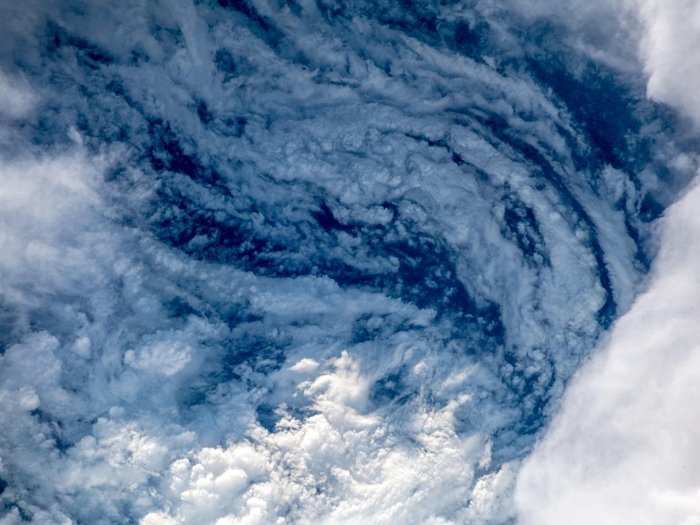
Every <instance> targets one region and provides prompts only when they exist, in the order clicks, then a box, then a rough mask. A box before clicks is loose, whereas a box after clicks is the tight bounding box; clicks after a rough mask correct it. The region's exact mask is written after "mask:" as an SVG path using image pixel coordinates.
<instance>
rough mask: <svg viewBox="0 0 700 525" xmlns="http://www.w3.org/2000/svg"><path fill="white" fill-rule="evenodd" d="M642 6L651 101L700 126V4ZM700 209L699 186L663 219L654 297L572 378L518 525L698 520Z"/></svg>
mask: <svg viewBox="0 0 700 525" xmlns="http://www.w3.org/2000/svg"><path fill="white" fill-rule="evenodd" d="M638 8H639V9H640V12H641V14H642V18H643V20H644V24H645V31H646V33H645V36H644V38H643V42H642V50H643V56H644V57H645V59H646V70H647V73H648V75H649V86H648V92H649V95H650V96H651V97H653V98H657V99H659V100H663V101H664V102H667V103H669V104H672V105H674V106H676V107H678V108H679V109H680V110H681V111H682V112H683V113H684V114H687V115H688V116H689V117H691V118H693V119H695V124H696V125H697V124H698V123H700V98H698V93H700V60H698V56H697V53H696V52H695V50H697V49H698V46H699V45H700V5H698V4H697V2H691V1H688V2H683V1H681V2H660V1H658V2H657V1H646V2H640V3H639V4H638ZM696 151H697V149H696ZM688 161H689V158H688V157H687V156H681V157H679V158H676V159H669V162H678V163H687V162H688ZM699 206H700V188H698V187H697V185H695V186H694V187H693V188H692V189H690V191H689V192H688V193H687V195H685V196H684V197H683V198H682V200H681V201H680V202H679V203H678V204H675V205H674V206H673V207H672V208H671V209H670V210H669V211H668V213H667V214H666V216H665V218H664V219H663V221H662V227H661V230H660V232H659V238H660V243H661V247H660V252H659V254H658V258H657V260H656V261H655V263H654V267H653V271H652V273H651V276H650V278H649V283H648V286H647V290H646V291H645V292H644V293H643V294H642V295H641V296H640V297H639V299H638V300H637V301H636V302H635V303H634V304H633V306H632V307H631V309H630V311H629V312H628V313H627V314H625V315H624V316H623V317H622V318H621V319H620V320H619V321H618V322H617V325H616V326H615V328H614V329H613V330H612V333H611V335H610V338H609V340H607V341H606V342H605V344H604V345H603V348H602V350H601V352H600V354H599V355H596V357H594V358H593V359H592V360H591V362H590V363H589V364H587V365H586V366H585V367H584V368H583V369H582V370H581V372H580V374H579V375H578V376H577V377H576V378H575V379H574V381H573V382H572V386H571V387H570V389H569V391H568V392H567V394H566V396H565V399H564V402H563V407H562V411H561V414H560V415H558V416H557V417H556V418H555V420H554V423H553V425H552V428H551V430H550V431H549V432H548V433H547V435H546V437H545V439H544V440H543V442H542V443H541V444H540V445H539V446H538V447H537V448H536V451H535V452H534V453H533V455H532V456H531V457H530V458H529V459H528V460H527V461H526V464H525V467H524V468H523V470H522V472H521V475H520V479H519V481H518V490H517V501H518V505H519V510H520V520H519V522H520V523H522V524H523V525H535V524H536V525H549V524H552V525H553V524H559V523H571V524H581V525H584V524H586V525H587V524H591V523H597V524H604V525H607V524H610V525H627V524H630V525H631V524H635V525H636V524H649V525H672V524H673V525H676V524H678V525H692V524H696V523H700V468H699V467H700V465H699V462H700V445H699V443H700V422H699V420H698V417H697V407H698V406H700V389H699V388H700V323H699V320H700V274H699V273H698V268H699V267H700V215H699V214H698V209H699Z"/></svg>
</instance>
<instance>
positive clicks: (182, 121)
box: [0, 0, 695, 525]
mask: <svg viewBox="0 0 700 525" xmlns="http://www.w3.org/2000/svg"><path fill="white" fill-rule="evenodd" d="M543 5H544V4H543ZM545 7H546V6H545ZM549 7H552V6H551V5H550V6H549ZM557 9H559V8H556V9H554V10H553V11H550V10H547V9H544V8H543V9H542V10H541V12H537V13H531V15H532V16H529V17H526V16H524V15H523V14H522V13H521V12H520V11H519V10H518V9H517V7H516V6H515V5H514V4H513V5H510V4H508V5H505V4H503V5H502V4H501V3H497V2H480V3H478V4H477V5H472V4H471V3H470V4H469V5H453V6H444V5H442V4H437V3H436V4H432V3H421V4H418V3H416V4H415V5H413V4H412V5H411V6H406V5H404V6H403V7H401V8H400V9H398V8H397V7H396V4H395V3H393V2H387V3H381V2H367V3H364V2H353V3H352V4H347V5H346V4H344V3H340V4H337V5H336V4H335V3H333V4H329V3H327V2H324V1H319V2H308V1H303V2H288V3H278V2H263V1H255V2H253V1H228V0H220V1H218V2H196V3H193V2H187V1H181V2H177V3H174V4H171V3H168V4H167V5H166V4H165V3H160V2H141V1H136V0H130V1H127V2H120V3H115V4H113V5H110V6H105V5H104V4H101V3H94V2H79V3H75V2H62V1H56V2H48V3H47V2H39V1H37V2H34V3H32V5H31V6H29V8H22V9H19V8H17V7H16V6H14V5H9V4H8V5H4V6H0V15H2V17H3V19H5V20H11V21H12V23H8V28H7V31H6V32H4V33H3V34H2V35H0V60H1V62H0V67H2V74H1V75H0V102H4V103H5V104H4V109H2V110H1V111H2V113H0V178H1V179H2V184H1V185H0V273H2V276H3V279H2V282H0V324H1V326H0V328H1V330H0V345H1V346H0V348H1V355H0V428H3V429H8V430H7V431H6V432H3V433H1V434H0V458H1V459H2V461H1V463H0V520H2V523H3V525H7V524H12V523H21V522H23V521H24V522H26V521H30V522H34V523H41V524H61V525H63V524H66V523H76V524H79V523H90V524H96V525H102V524H113V523H116V524H122V523H141V524H144V525H155V524H177V525H185V524H202V523H207V524H208V523H212V524H216V525H231V524H237V525H242V524H246V525H253V524H260V525H262V524H265V525H267V524H271V523H272V524H297V523H299V524H307V523H309V524H310V523H326V524H329V525H330V524H337V523H345V524H356V523H364V522H367V523H376V524H396V523H399V524H433V525H447V524H461V523H479V524H492V525H502V524H503V523H512V522H513V520H514V519H516V509H515V507H514V505H513V487H514V484H515V480H516V477H517V473H518V469H519V466H520V463H521V461H522V460H523V458H525V457H526V456H527V454H528V453H529V451H530V450H531V447H532V445H533V443H534V442H535V440H536V438H537V436H538V435H539V433H540V432H541V431H542V429H543V428H545V427H546V425H547V424H548V422H549V420H550V416H551V414H552V412H553V410H554V409H555V408H556V406H557V403H558V400H559V398H560V396H561V395H562V392H563V390H564V386H565V385H566V384H567V382H568V381H569V379H570V378H571V376H572V374H573V373H574V372H575V371H576V370H577V368H578V366H579V364H580V363H581V362H582V361H584V360H585V359H586V357H587V355H588V354H589V353H590V352H591V350H592V349H593V348H594V347H595V346H596V344H597V343H598V341H599V339H600V337H601V336H603V334H605V333H606V330H607V329H608V328H609V327H610V326H611V324H612V323H613V322H614V320H615V319H616V318H617V316H618V315H620V314H621V313H623V312H625V311H626V310H627V309H628V308H629V307H630V305H632V304H633V300H634V297H635V295H636V294H637V292H638V290H639V286H640V283H641V282H642V281H643V279H644V278H645V274H646V272H647V271H648V269H649V266H650V263H651V260H652V259H653V257H654V254H655V249H654V245H653V243H652V242H650V234H651V232H652V230H653V221H654V220H655V219H656V218H658V217H659V216H660V214H661V213H662V212H663V210H664V208H665V207H666V206H667V205H668V204H669V203H670V202H672V201H673V199H674V198H675V197H676V195H677V191H678V190H679V188H680V187H681V186H682V184H683V183H684V181H686V180H687V178H688V176H689V174H690V173H693V172H694V170H695V166H694V159H693V158H692V156H689V155H684V154H683V151H684V150H685V144H684V142H683V141H682V140H681V139H682V137H679V136H678V135H677V134H676V127H675V124H676V122H675V120H674V116H673V115H672V114H671V112H670V111H669V110H668V109H667V108H666V107H663V106H660V105H658V104H656V103H652V102H649V101H648V100H646V99H645V97H644V84H643V83H641V82H640V78H641V73H640V71H641V69H640V67H641V66H639V64H637V63H636V62H634V61H632V62H629V61H627V62H626V61H625V60H623V59H622V58H621V57H626V56H628V55H627V53H628V52H629V49H630V48H633V40H626V39H625V40H624V42H620V43H619V47H616V48H614V49H612V48H606V47H605V45H603V42H602V41H601V40H600V38H599V37H600V35H598V36H596V35H594V34H593V33H591V32H590V31H589V29H590V27H592V26H591V23H590V20H592V19H594V18H595V17H600V16H601V15H600V13H599V11H597V10H596V9H591V10H590V11H588V12H587V13H585V16H584V15H582V17H581V19H580V20H578V21H571V20H567V21H564V20H563V19H561V17H560V15H558V14H557V12H558V11H557ZM574 22H575V23H574ZM613 25H614V24H613ZM625 38H626V37H625ZM630 46H631V47H630ZM603 51H605V52H603ZM622 63H626V66H625V67H621V66H620V64H622ZM670 159H675V160H674V161H673V162H669V160H670Z"/></svg>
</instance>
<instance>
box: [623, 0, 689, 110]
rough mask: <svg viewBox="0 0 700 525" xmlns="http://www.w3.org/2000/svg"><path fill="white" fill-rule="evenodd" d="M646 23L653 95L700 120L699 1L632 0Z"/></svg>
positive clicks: (645, 50)
mask: <svg viewBox="0 0 700 525" xmlns="http://www.w3.org/2000/svg"><path fill="white" fill-rule="evenodd" d="M631 3H632V4H636V5H637V6H638V8H639V11H640V14H641V18H642V20H643V23H644V25H645V28H646V31H645V33H644V37H643V42H642V49H643V56H644V59H645V67H646V72H647V75H648V76H649V83H648V94H649V96H650V97H651V98H653V99H656V100H659V101H662V102H665V103H667V104H670V105H672V106H675V107H678V108H680V109H682V110H683V111H684V112H685V113H686V114H687V115H688V116H690V117H691V118H693V119H694V120H695V121H696V122H700V89H698V86H700V54H698V52H697V50H698V49H699V48H700V4H698V2H696V1H695V0H674V1H666V0H632V2H631Z"/></svg>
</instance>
